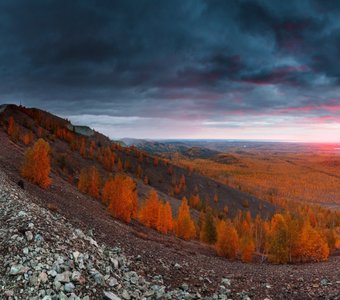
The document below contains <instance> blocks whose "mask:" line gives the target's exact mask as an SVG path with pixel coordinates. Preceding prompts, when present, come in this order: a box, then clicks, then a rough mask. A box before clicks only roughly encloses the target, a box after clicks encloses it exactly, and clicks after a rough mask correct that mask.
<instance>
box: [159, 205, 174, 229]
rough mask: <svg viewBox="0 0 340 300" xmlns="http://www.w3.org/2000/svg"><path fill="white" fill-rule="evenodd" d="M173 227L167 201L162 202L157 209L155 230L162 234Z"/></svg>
mask: <svg viewBox="0 0 340 300" xmlns="http://www.w3.org/2000/svg"><path fill="white" fill-rule="evenodd" d="M172 229H173V218H172V210H171V206H170V204H169V202H165V203H162V204H161V206H160V209H159V217H158V224H157V230H158V231H159V232H161V233H163V234H167V233H168V232H171V231H172Z"/></svg>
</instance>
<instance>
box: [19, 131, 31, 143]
mask: <svg viewBox="0 0 340 300" xmlns="http://www.w3.org/2000/svg"><path fill="white" fill-rule="evenodd" d="M21 139H22V142H23V143H24V145H29V144H31V143H32V141H33V134H32V132H28V133H25V134H24V135H23V136H22V138H21Z"/></svg>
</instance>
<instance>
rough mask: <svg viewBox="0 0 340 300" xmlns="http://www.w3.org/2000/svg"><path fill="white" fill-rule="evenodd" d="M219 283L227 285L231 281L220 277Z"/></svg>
mask: <svg viewBox="0 0 340 300" xmlns="http://www.w3.org/2000/svg"><path fill="white" fill-rule="evenodd" d="M221 283H222V284H223V285H228V286H230V285H231V281H230V279H228V278H222V280H221Z"/></svg>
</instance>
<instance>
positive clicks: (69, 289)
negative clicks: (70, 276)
mask: <svg viewBox="0 0 340 300" xmlns="http://www.w3.org/2000/svg"><path fill="white" fill-rule="evenodd" d="M74 289H75V286H74V284H73V283H72V282H69V283H66V284H65V285H64V290H65V292H68V293H71V292H73V290H74Z"/></svg>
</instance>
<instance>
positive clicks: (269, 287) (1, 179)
mask: <svg viewBox="0 0 340 300" xmlns="http://www.w3.org/2000/svg"><path fill="white" fill-rule="evenodd" d="M1 153H2V152H1ZM2 158H3V156H2ZM13 158H14V159H15V158H16V157H13ZM3 170H5V172H4V171H3ZM5 173H7V174H9V176H8V175H7V174H5ZM18 179H19V177H18V175H17V174H16V173H15V172H13V170H12V169H11V167H8V166H6V167H5V166H4V164H1V168H0V228H1V230H0V238H1V239H0V255H1V257H2V258H3V259H1V260H0V275H1V276H0V285H1V289H0V298H1V299H14V297H16V299H45V300H47V299H67V298H66V297H69V298H68V299H82V300H88V299H91V300H92V299H109V300H118V299H141V295H144V296H145V297H146V299H159V298H161V297H164V298H165V299H182V298H183V299H184V298H185V299H204V297H205V295H214V296H215V297H220V299H224V298H231V299H264V297H267V298H268V299H271V298H272V299H287V298H289V299H299V300H301V299H314V298H320V299H336V297H337V296H338V290H339V288H338V287H339V284H340V282H339V278H338V270H339V264H340V256H333V257H331V258H330V260H329V261H328V262H323V263H319V264H304V265H300V266H299V265H298V266H294V265H269V264H261V265H260V264H243V263H241V262H238V261H228V260H225V259H223V258H219V257H217V256H216V255H215V254H214V252H213V251H212V249H211V248H209V247H204V246H202V245H201V244H199V243H197V242H193V241H191V242H186V241H182V240H179V239H177V238H174V237H171V236H164V235H160V234H158V233H157V232H155V231H154V230H150V229H147V228H145V227H142V226H140V225H139V224H138V223H132V224H130V225H126V224H124V223H121V222H119V221H116V220H114V219H113V218H112V217H111V216H110V214H109V213H108V212H107V211H106V210H104V209H103V207H102V205H101V204H100V203H99V202H98V201H95V200H93V199H92V198H90V197H88V196H86V195H84V194H81V193H79V192H78V191H77V189H76V188H74V187H73V186H72V185H69V184H67V183H66V182H65V181H64V180H62V179H61V178H58V177H56V176H55V175H53V179H54V180H55V183H54V184H53V186H52V188H51V189H50V190H47V191H45V190H42V189H40V188H39V187H37V186H35V185H32V184H29V183H27V184H26V185H25V190H22V189H21V188H20V187H19V186H18V185H17V184H16V181H17V180H18ZM48 203H54V204H57V205H58V213H56V212H53V211H49V210H48V209H47V205H48ZM31 237H32V238H31ZM40 254H43V255H40ZM82 265H83V266H82ZM62 278H65V279H63V280H62ZM110 293H114V295H116V298H115V296H114V295H112V294H110ZM29 297H33V298H29ZM34 297H35V298H34ZM72 297H73V298H72ZM118 297H119V298H118ZM205 299H210V298H205Z"/></svg>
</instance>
